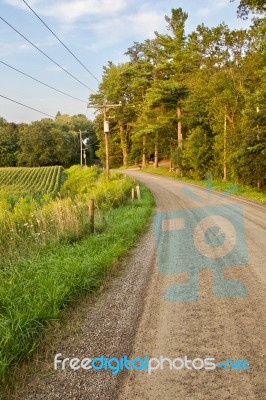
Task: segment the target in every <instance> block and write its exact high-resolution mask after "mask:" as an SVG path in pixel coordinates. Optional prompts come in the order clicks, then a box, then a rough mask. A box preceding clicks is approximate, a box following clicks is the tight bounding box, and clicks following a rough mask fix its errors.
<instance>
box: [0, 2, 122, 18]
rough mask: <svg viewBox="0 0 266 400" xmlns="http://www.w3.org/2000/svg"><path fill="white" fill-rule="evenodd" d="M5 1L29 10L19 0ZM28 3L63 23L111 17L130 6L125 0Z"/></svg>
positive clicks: (37, 10)
mask: <svg viewBox="0 0 266 400" xmlns="http://www.w3.org/2000/svg"><path fill="white" fill-rule="evenodd" d="M5 1H6V3H8V4H10V5H12V6H14V7H18V8H23V9H28V8H27V7H26V5H25V4H24V3H22V2H21V1H19V0H5ZM27 2H28V4H29V5H30V6H31V7H32V8H33V9H34V11H36V12H38V13H40V14H41V15H46V16H49V17H54V18H57V19H58V20H61V21H62V22H73V21H76V20H78V19H79V18H81V17H84V16H91V15H94V16H95V15H110V14H114V13H117V12H119V11H121V10H123V9H125V8H126V7H127V6H128V4H127V2H126V1H124V0H115V1H114V0H57V1H54V0H47V1H43V0H28V1H27Z"/></svg>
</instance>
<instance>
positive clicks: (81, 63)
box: [22, 0, 101, 83]
mask: <svg viewBox="0 0 266 400" xmlns="http://www.w3.org/2000/svg"><path fill="white" fill-rule="evenodd" d="M22 1H23V3H24V4H25V5H26V6H27V7H28V8H29V9H30V10H31V11H32V12H33V14H34V15H35V16H36V17H37V18H38V19H39V20H40V21H41V22H42V23H43V25H44V26H45V27H46V28H47V29H48V30H49V31H50V32H51V33H52V35H53V36H54V37H55V38H56V39H57V40H58V41H59V42H60V43H61V44H62V46H64V48H65V49H66V50H67V51H68V52H69V53H70V54H71V55H72V56H73V57H74V58H75V59H76V60H77V62H78V63H79V64H80V65H81V66H82V67H83V68H84V69H85V70H86V71H87V72H88V73H89V74H90V75H91V76H92V77H93V78H94V79H96V81H97V82H98V83H101V82H100V81H99V79H98V78H96V76H95V75H93V73H92V72H91V71H90V70H89V69H88V68H87V67H86V65H84V64H83V62H82V61H80V60H79V59H78V57H77V56H75V54H74V53H73V52H72V51H71V50H70V49H69V47H68V46H66V45H65V44H64V43H63V41H62V40H61V39H60V38H59V37H58V36H57V35H56V34H55V33H54V31H53V30H52V29H51V28H50V27H49V26H48V25H47V24H46V23H45V22H44V21H43V19H42V18H41V17H40V16H39V15H38V14H37V13H36V11H34V10H33V9H32V7H31V6H30V5H29V4H28V3H27V2H26V1H25V0H22Z"/></svg>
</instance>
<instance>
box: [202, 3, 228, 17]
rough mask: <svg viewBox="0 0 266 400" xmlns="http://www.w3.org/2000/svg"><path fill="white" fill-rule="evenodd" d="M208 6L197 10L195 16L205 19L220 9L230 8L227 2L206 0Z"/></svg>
mask: <svg viewBox="0 0 266 400" xmlns="http://www.w3.org/2000/svg"><path fill="white" fill-rule="evenodd" d="M205 3H206V2H205ZM207 3H208V6H207V7H206V4H205V7H202V8H199V9H198V11H197V12H196V15H197V16H199V17H207V16H208V15H211V14H212V13H214V12H216V11H217V10H221V9H222V8H226V7H228V6H230V2H229V0H215V1H213V0H208V2H207Z"/></svg>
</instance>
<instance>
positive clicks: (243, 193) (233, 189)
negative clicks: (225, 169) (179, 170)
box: [141, 167, 266, 204]
mask: <svg viewBox="0 0 266 400" xmlns="http://www.w3.org/2000/svg"><path fill="white" fill-rule="evenodd" d="M141 171H143V172H148V173H152V174H156V175H162V176H168V177H170V178H174V179H177V180H179V181H182V182H188V183H193V184H195V185H199V186H204V187H206V181H203V180H196V179H190V178H187V177H180V176H177V175H176V173H175V172H174V171H172V172H170V171H169V169H168V168H166V167H158V168H153V167H145V168H142V169H141ZM212 189H214V190H219V191H221V192H230V193H231V194H232V195H236V196H240V197H243V198H246V199H249V200H254V201H258V202H260V203H263V204H266V193H263V192H261V191H258V190H256V189H254V188H252V187H250V186H243V185H240V184H235V183H234V182H223V181H218V180H213V181H212Z"/></svg>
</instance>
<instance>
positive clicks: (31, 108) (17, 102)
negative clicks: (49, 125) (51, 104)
mask: <svg viewBox="0 0 266 400" xmlns="http://www.w3.org/2000/svg"><path fill="white" fill-rule="evenodd" d="M0 97H3V98H4V99H6V100H9V101H12V102H13V103H16V104H19V105H21V106H23V107H26V108H29V109H30V110H33V111H36V112H38V113H40V114H43V115H46V116H47V117H51V118H54V116H53V115H51V114H47V113H45V112H43V111H40V110H37V109H36V108H33V107H30V106H27V105H26V104H23V103H20V102H19V101H16V100H13V99H10V98H9V97H6V96H3V95H2V94H0Z"/></svg>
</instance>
